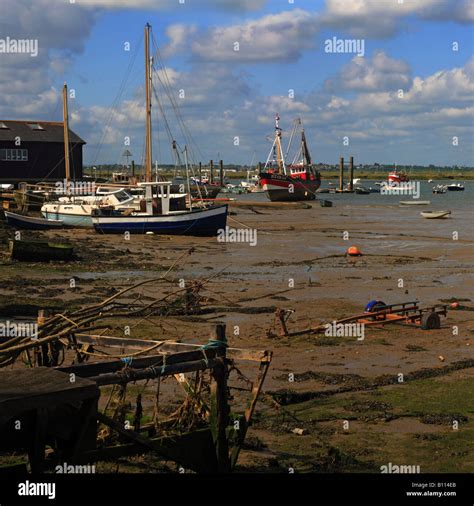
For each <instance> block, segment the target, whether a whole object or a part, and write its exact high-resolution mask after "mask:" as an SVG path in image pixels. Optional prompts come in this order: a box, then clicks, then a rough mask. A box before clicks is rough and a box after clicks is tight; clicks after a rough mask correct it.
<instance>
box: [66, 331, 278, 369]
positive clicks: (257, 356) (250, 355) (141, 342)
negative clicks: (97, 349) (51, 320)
mask: <svg viewBox="0 0 474 506" xmlns="http://www.w3.org/2000/svg"><path fill="white" fill-rule="evenodd" d="M75 336H76V337H77V340H78V341H79V342H81V343H86V344H95V345H103V346H109V347H111V348H130V349H132V350H142V349H144V348H145V349H146V348H149V347H151V346H154V345H158V344H159V345H160V346H159V348H158V349H159V350H160V352H162V353H165V354H169V353H179V352H182V351H186V350H195V349H199V348H201V347H202V346H201V345H200V344H190V343H178V342H175V341H157V340H151V339H150V340H148V339H131V338H123V337H114V336H100V335H94V334H84V333H77V334H75ZM268 353H269V352H268V351H266V350H263V351H262V350H255V351H254V350H244V349H241V348H227V356H228V357H229V358H232V359H240V360H248V361H251V362H262V361H263V360H265V359H266V357H267V355H268Z"/></svg>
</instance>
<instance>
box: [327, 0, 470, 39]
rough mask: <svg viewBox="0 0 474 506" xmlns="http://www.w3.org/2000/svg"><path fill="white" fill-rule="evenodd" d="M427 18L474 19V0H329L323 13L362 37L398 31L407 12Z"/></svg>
mask: <svg viewBox="0 0 474 506" xmlns="http://www.w3.org/2000/svg"><path fill="white" fill-rule="evenodd" d="M412 15H415V16H418V17H419V18H421V19H426V20H444V21H455V22H459V23H468V22H472V21H474V2H472V0H405V1H404V2H402V3H399V2H398V1H396V0H351V1H347V0H326V9H325V11H324V12H323V14H322V21H323V23H324V24H325V25H327V26H330V27H333V28H338V29H341V30H343V31H345V32H348V33H351V34H353V35H355V36H358V37H366V38H379V37H380V38H383V37H390V36H392V35H394V34H395V33H396V32H397V31H398V30H400V28H401V22H402V20H403V19H404V18H406V17H407V16H412Z"/></svg>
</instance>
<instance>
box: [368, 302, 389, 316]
mask: <svg viewBox="0 0 474 506" xmlns="http://www.w3.org/2000/svg"><path fill="white" fill-rule="evenodd" d="M386 305H387V304H385V302H384V301H382V300H371V301H370V302H369V303H368V304H367V306H365V310H364V311H365V312H366V313H375V312H376V311H381V310H382V309H383V308H384V307H386Z"/></svg>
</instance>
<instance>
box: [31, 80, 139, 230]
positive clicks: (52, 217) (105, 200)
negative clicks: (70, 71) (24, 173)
mask: <svg viewBox="0 0 474 506" xmlns="http://www.w3.org/2000/svg"><path fill="white" fill-rule="evenodd" d="M63 125H64V161H65V167H66V173H65V176H66V177H65V188H64V191H65V193H67V191H68V187H69V182H70V169H69V167H70V160H69V115H68V103H67V84H64V86H63ZM134 205H135V207H136V203H135V199H134V197H133V196H132V195H130V194H129V193H128V192H126V191H125V190H124V189H123V188H121V189H114V190H113V191H102V192H101V194H100V195H77V194H74V193H72V194H70V195H67V196H64V197H59V198H57V199H56V200H54V201H48V202H45V203H44V204H43V206H42V207H41V214H42V215H43V216H44V218H46V220H48V222H51V223H55V222H58V221H59V222H61V223H62V225H63V226H67V227H92V218H91V213H92V210H93V209H95V208H96V207H100V206H106V207H110V206H113V207H117V208H130V207H133V206H134Z"/></svg>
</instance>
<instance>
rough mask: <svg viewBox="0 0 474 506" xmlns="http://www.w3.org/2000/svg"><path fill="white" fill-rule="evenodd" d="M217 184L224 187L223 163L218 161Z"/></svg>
mask: <svg viewBox="0 0 474 506" xmlns="http://www.w3.org/2000/svg"><path fill="white" fill-rule="evenodd" d="M219 184H220V185H221V187H224V161H223V160H219Z"/></svg>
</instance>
